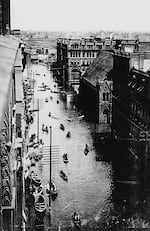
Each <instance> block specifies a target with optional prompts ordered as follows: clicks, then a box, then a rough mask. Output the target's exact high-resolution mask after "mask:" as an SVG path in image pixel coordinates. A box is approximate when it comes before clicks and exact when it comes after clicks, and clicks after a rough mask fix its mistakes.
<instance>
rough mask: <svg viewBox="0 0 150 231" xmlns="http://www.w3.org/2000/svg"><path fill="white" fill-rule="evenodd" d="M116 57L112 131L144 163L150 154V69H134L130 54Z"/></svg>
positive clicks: (128, 152) (117, 139)
mask: <svg viewBox="0 0 150 231" xmlns="http://www.w3.org/2000/svg"><path fill="white" fill-rule="evenodd" d="M113 57H114V64H113V122H112V129H113V134H114V137H115V139H116V141H118V144H120V143H122V145H123V147H124V149H126V154H128V155H129V156H131V157H132V158H133V159H134V161H138V163H140V166H144V167H145V166H147V165H148V160H149V154H150V140H149V138H150V109H149V104H150V76H149V72H144V71H141V70H138V69H135V68H134V67H133V63H132V56H130V55H129V54H128V55H127V54H125V53H124V54H123V53H115V54H114V56H113ZM118 147H119V145H118Z"/></svg>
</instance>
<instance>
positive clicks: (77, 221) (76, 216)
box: [72, 212, 81, 229]
mask: <svg viewBox="0 0 150 231" xmlns="http://www.w3.org/2000/svg"><path fill="white" fill-rule="evenodd" d="M72 221H73V224H74V226H75V228H77V229H80V228H81V218H80V215H79V214H78V213H77V212H75V213H74V214H73V215H72Z"/></svg>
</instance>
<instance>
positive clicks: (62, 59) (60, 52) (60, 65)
mask: <svg viewBox="0 0 150 231" xmlns="http://www.w3.org/2000/svg"><path fill="white" fill-rule="evenodd" d="M57 79H58V81H59V82H60V83H61V85H62V86H63V87H64V88H66V87H67V86H68V52H67V44H65V43H63V44H62V43H61V41H60V42H59V40H58V42H57Z"/></svg>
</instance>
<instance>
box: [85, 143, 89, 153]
mask: <svg viewBox="0 0 150 231" xmlns="http://www.w3.org/2000/svg"><path fill="white" fill-rule="evenodd" d="M85 149H86V150H87V151H88V152H89V146H88V145H87V144H86V145H85Z"/></svg>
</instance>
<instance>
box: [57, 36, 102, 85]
mask: <svg viewBox="0 0 150 231" xmlns="http://www.w3.org/2000/svg"><path fill="white" fill-rule="evenodd" d="M102 46H103V42H102V41H101V39H95V38H92V37H90V38H82V39H64V38H61V39H58V41H57V64H58V69H60V70H59V72H60V78H62V79H63V81H64V82H65V85H68V86H69V87H70V86H79V82H80V77H81V76H82V75H83V74H84V73H85V71H86V70H87V68H88V66H89V65H90V64H92V62H93V60H94V59H95V58H96V57H97V55H98V54H99V52H100V50H101V49H102Z"/></svg>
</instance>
